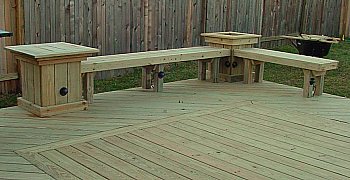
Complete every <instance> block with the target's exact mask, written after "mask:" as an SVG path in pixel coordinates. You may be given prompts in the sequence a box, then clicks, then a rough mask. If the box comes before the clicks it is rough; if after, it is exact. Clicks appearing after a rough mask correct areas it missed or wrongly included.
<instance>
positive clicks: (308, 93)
mask: <svg viewBox="0 0 350 180" xmlns="http://www.w3.org/2000/svg"><path fill="white" fill-rule="evenodd" d="M303 72H304V87H303V96H304V97H306V98H309V97H312V96H313V92H312V91H313V85H311V84H310V81H311V78H312V72H311V71H310V70H306V69H303Z"/></svg>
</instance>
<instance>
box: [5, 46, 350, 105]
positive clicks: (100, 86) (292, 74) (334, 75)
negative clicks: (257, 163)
mask: <svg viewBox="0 0 350 180" xmlns="http://www.w3.org/2000/svg"><path fill="white" fill-rule="evenodd" d="M274 50H278V51H284V52H290V53H297V52H298V51H297V50H296V49H295V48H294V47H292V46H289V45H287V46H281V47H278V48H275V49H274ZM325 58H328V59H334V60H338V61H339V67H338V69H337V70H332V71H329V72H327V75H326V78H325V92H326V93H330V94H334V95H338V96H343V97H350V40H348V41H345V42H342V43H339V44H334V45H332V48H331V50H330V53H329V54H328V56H326V57H325ZM165 73H166V77H165V78H164V81H165V82H172V81H179V80H184V79H192V78H196V77H197V63H196V62H185V63H177V64H171V65H167V66H166V67H165ZM140 77H141V69H140V68H137V69H135V70H134V72H133V73H129V74H127V75H125V76H121V77H116V78H113V79H109V80H96V81H95V93H101V92H107V91H115V90H121V89H128V88H133V87H139V86H140V85H141V78H140ZM264 79H265V80H267V81H272V82H277V83H281V84H286V85H289V86H296V87H302V86H303V72H302V70H301V69H299V68H293V67H288V66H282V65H276V64H271V63H267V64H266V66H265V73H264ZM16 98H17V95H2V96H0V108H3V107H8V106H14V105H16Z"/></svg>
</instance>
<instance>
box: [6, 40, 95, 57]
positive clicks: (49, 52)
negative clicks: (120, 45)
mask: <svg viewBox="0 0 350 180" xmlns="http://www.w3.org/2000/svg"><path fill="white" fill-rule="evenodd" d="M5 49H7V50H10V51H12V52H14V53H18V54H24V55H28V56H31V57H32V58H35V59H41V58H53V57H65V56H71V55H83V54H93V53H98V52H99V50H98V49H95V48H90V47H85V46H79V45H76V44H70V43H65V42H57V43H45V44H31V45H19V46H7V47H5Z"/></svg>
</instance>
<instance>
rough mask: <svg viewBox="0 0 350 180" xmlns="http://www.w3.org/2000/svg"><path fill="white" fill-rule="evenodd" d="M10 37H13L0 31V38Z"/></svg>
mask: <svg viewBox="0 0 350 180" xmlns="http://www.w3.org/2000/svg"><path fill="white" fill-rule="evenodd" d="M11 36H13V33H12V32H7V31H4V30H1V29H0V38H3V37H11Z"/></svg>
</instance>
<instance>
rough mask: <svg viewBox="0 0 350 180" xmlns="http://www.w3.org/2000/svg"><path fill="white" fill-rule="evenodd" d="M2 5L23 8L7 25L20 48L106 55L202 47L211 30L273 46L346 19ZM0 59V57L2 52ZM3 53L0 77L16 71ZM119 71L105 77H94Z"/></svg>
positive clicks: (162, 2)
mask: <svg viewBox="0 0 350 180" xmlns="http://www.w3.org/2000/svg"><path fill="white" fill-rule="evenodd" d="M3 1H5V4H4V3H3V6H1V5H0V8H9V7H8V6H10V7H16V8H13V9H21V7H22V6H16V4H20V5H21V3H23V9H22V11H19V12H22V13H23V15H22V16H21V14H20V13H18V12H17V13H12V14H11V18H7V20H6V21H7V22H9V21H16V22H15V23H14V24H17V25H18V26H15V27H5V29H7V30H10V31H11V30H12V31H14V32H17V33H16V34H19V35H17V36H18V37H21V36H20V35H21V34H24V37H23V38H20V39H21V40H22V41H24V43H25V44H32V43H44V42H56V41H65V42H71V43H75V44H81V45H86V46H90V47H97V48H99V49H100V51H101V52H100V55H106V54H116V53H127V52H137V51H144V50H157V49H170V48H179V47H186V46H198V45H201V44H203V42H202V39H201V38H200V33H202V32H214V31H240V32H248V33H257V34H262V35H263V36H264V39H263V43H262V45H263V46H264V47H269V46H275V45H278V44H279V41H278V40H280V38H279V37H278V36H279V35H282V34H290V33H297V32H299V31H301V32H303V33H312V34H325V35H330V36H338V35H339V29H340V24H341V21H340V17H341V14H343V13H341V12H340V11H339V8H340V6H341V4H342V3H343V1H344V0H3ZM3 1H1V2H3ZM9 2H10V5H9V4H8V3H9ZM320 2H321V3H320ZM10 9H11V8H10ZM5 10H6V9H5ZM7 11H8V10H7ZM10 11H11V10H10ZM4 12H5V11H4ZM4 14H7V13H4ZM16 14H17V16H16ZM22 17H23V18H22ZM1 18H2V16H0V19H1ZM5 19H6V18H5ZM14 19H16V20H14ZM21 19H23V31H21V28H20V30H17V29H18V28H17V29H16V27H22V26H21V23H22V22H21V21H20V20H21ZM0 23H1V21H0ZM3 24H4V25H5V24H6V26H9V25H8V24H9V23H3ZM10 24H12V23H10ZM0 25H2V24H0ZM1 27H2V26H0V28H1ZM13 28H15V29H13ZM15 38H16V37H15ZM5 41H8V42H7V43H6V45H8V44H18V43H20V40H13V39H12V40H5ZM2 46H4V43H2ZM1 53H2V54H4V52H3V50H2V48H1V47H0V55H1ZM5 54H7V55H6V57H2V58H1V59H0V63H1V65H2V64H9V62H11V63H10V64H11V66H9V65H7V66H1V69H2V70H1V71H0V74H6V73H12V72H16V71H15V68H14V67H16V65H15V64H14V63H15V62H14V61H13V60H11V57H9V56H8V53H5ZM7 67H9V68H10V69H8V68H7ZM4 69H6V70H4ZM120 73H121V72H120V71H111V72H103V73H99V74H98V77H99V78H105V77H110V76H114V75H118V74H120ZM2 84H4V83H2ZM5 84H6V83H5Z"/></svg>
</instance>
